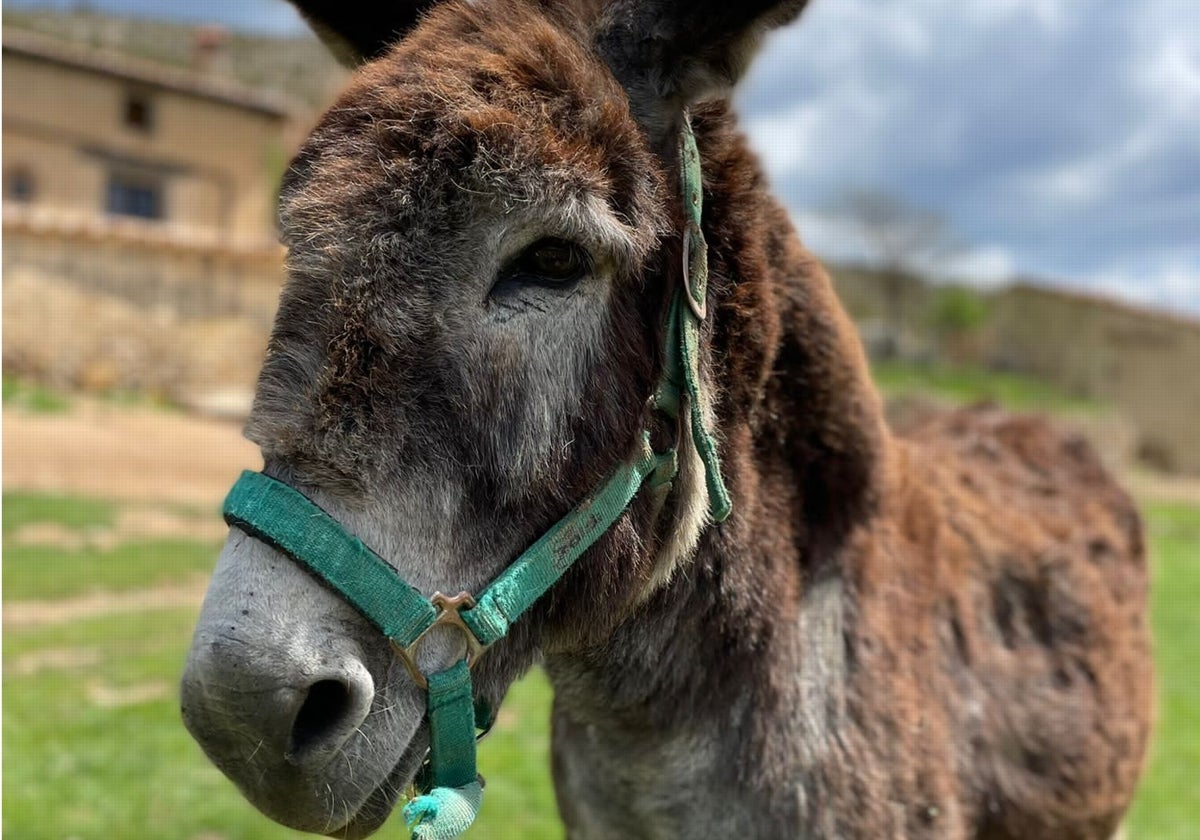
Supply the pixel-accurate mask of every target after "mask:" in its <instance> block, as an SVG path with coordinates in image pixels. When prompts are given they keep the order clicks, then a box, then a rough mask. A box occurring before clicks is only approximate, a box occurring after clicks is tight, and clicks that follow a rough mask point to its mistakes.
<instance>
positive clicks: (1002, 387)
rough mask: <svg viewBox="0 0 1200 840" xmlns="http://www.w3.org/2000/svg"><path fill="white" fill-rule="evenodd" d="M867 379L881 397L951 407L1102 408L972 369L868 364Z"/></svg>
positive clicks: (1030, 382)
mask: <svg viewBox="0 0 1200 840" xmlns="http://www.w3.org/2000/svg"><path fill="white" fill-rule="evenodd" d="M871 375H872V377H873V378H874V380H875V383H876V385H878V386H879V390H880V391H882V392H883V394H884V395H885V396H889V397H898V396H909V395H923V396H928V397H933V398H935V399H939V400H943V401H946V402H952V403H975V402H981V401H985V400H990V401H994V402H996V403H999V404H1000V405H1002V406H1004V407H1005V408H1009V409H1013V410H1015V411H1049V412H1054V413H1062V414H1095V413H1098V412H1101V411H1103V410H1104V406H1102V405H1100V404H1099V403H1096V402H1093V401H1091V400H1086V399H1082V398H1080V397H1074V396H1071V395H1069V394H1065V393H1063V392H1062V391H1060V390H1058V389H1057V388H1055V387H1053V386H1052V385H1048V384H1047V383H1045V382H1042V381H1041V380H1038V379H1034V378H1032V377H1028V376H1022V375H1019V374H1015V373H999V372H995V371H987V370H983V369H981V368H972V367H951V366H946V365H919V364H914V363H912V362H885V361H875V362H872V363H871Z"/></svg>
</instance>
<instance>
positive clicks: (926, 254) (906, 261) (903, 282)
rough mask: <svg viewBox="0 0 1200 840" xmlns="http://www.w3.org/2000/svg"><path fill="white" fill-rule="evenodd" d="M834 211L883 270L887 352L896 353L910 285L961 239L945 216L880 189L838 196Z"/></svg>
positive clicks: (952, 249)
mask: <svg viewBox="0 0 1200 840" xmlns="http://www.w3.org/2000/svg"><path fill="white" fill-rule="evenodd" d="M831 209H832V212H833V213H834V214H835V215H836V216H839V217H841V218H842V219H843V220H844V221H846V222H848V223H849V224H850V225H852V226H853V227H854V228H855V229H856V231H857V234H858V236H859V238H860V239H861V242H862V246H863V247H864V248H865V249H866V251H867V259H868V260H869V261H870V262H871V263H872V264H874V265H875V266H876V267H877V268H879V270H880V271H881V272H882V275H881V282H882V286H883V302H884V324H885V328H886V330H887V334H886V339H885V341H884V343H883V347H881V348H880V350H881V352H882V353H883V354H884V355H885V356H895V355H896V353H897V352H898V350H899V346H900V338H901V335H902V334H903V331H904V321H905V297H906V292H907V290H908V288H909V287H910V286H911V285H912V284H913V283H914V282H915V281H916V279H917V278H919V277H920V276H921V275H923V274H926V273H928V271H929V268H930V266H931V265H933V264H934V263H936V262H937V261H938V260H939V259H944V258H946V257H947V256H949V255H950V254H951V253H952V252H953V251H954V250H955V249H956V247H957V246H956V244H955V242H954V238H953V237H952V235H951V233H950V229H949V227H948V226H947V225H946V222H945V220H944V219H943V218H942V217H941V216H939V215H937V214H936V213H932V212H930V211H928V210H923V209H921V208H918V207H915V206H913V205H911V204H908V203H907V202H905V201H904V200H903V199H901V198H898V197H897V196H895V195H892V194H890V193H886V192H882V191H879V190H856V191H854V192H852V193H849V194H848V195H846V196H844V197H843V198H841V199H839V200H838V201H837V202H836V203H835V204H834V206H833V207H832V208H831Z"/></svg>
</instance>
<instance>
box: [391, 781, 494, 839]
mask: <svg viewBox="0 0 1200 840" xmlns="http://www.w3.org/2000/svg"><path fill="white" fill-rule="evenodd" d="M482 801H483V787H482V786H481V785H480V784H479V782H478V781H474V782H472V783H471V784H469V785H463V786H462V787H459V788H445V787H439V788H434V789H433V790H431V791H430V792H429V793H427V794H425V795H423V796H418V797H417V798H416V799H414V800H412V801H411V802H409V803H408V804H407V805H405V806H404V821H405V822H406V823H407V824H408V827H409V829H410V830H411V831H412V837H413V840H454V838H456V837H458V836H459V835H460V834H462V833H463V832H464V831H466V830H467V829H468V828H470V827H471V823H473V822H475V815H476V814H478V813H479V806H480V803H481V802H482Z"/></svg>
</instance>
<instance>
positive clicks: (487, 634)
mask: <svg viewBox="0 0 1200 840" xmlns="http://www.w3.org/2000/svg"><path fill="white" fill-rule="evenodd" d="M680 171H681V177H682V185H683V204H684V211H685V214H686V225H685V227H684V233H683V236H684V242H683V266H684V273H683V282H682V283H681V287H680V288H679V289H677V290H676V292H675V295H674V297H673V299H672V301H671V305H670V308H669V310H668V314H667V323H666V331H665V333H666V338H665V347H664V353H663V373H662V377H661V378H660V381H659V385H658V388H657V390H656V391H655V394H654V406H655V408H656V409H657V410H659V411H661V412H662V413H664V414H666V415H667V416H669V417H671V418H672V419H674V420H676V422H677V423H678V422H679V420H680V417H681V411H682V406H681V403H682V402H683V401H685V400H686V402H687V408H688V410H689V411H690V412H691V413H690V416H689V419H690V421H691V422H690V426H691V431H692V440H693V443H694V444H695V446H696V451H697V453H698V454H699V456H700V458H701V460H702V462H703V463H704V468H705V470H704V471H705V484H706V487H707V491H708V500H709V512H710V514H711V516H712V518H713V520H714V521H716V522H723V521H724V520H725V519H726V518H727V517H728V516H729V513H730V510H731V503H730V499H729V493H728V491H727V490H726V488H725V484H724V481H723V479H722V477H721V467H720V461H719V459H718V456H717V447H716V442H715V440H714V439H713V435H712V432H711V430H710V429H709V428H708V425H707V423H706V420H705V417H704V411H703V407H702V405H701V394H700V353H699V343H700V323H701V321H703V320H704V317H705V311H706V303H705V301H706V296H707V286H708V251H707V245H706V243H705V241H704V236H703V234H702V233H701V228H700V218H701V210H702V200H703V198H702V197H703V187H702V185H701V169H700V154H699V150H698V149H697V148H696V140H695V137H694V135H693V134H692V129H691V126H690V125H689V124H688V123H687V121H686V120H685V121H684V126H683V129H682V136H681V140H680ZM680 426H682V424H680ZM677 473H678V460H677V457H676V452H675V450H674V449H668V450H667V451H666V452H662V453H656V452H654V450H653V449H652V447H651V445H650V433H649V431H648V430H643V432H642V435H641V438H640V440H639V442H638V447H637V450H636V451H635V452H634V454H633V456H632V457H631V458H630V459H629V460H626V461H623V462H621V463H619V464H618V465H617V467H616V469H615V470H614V471H613V474H612V476H611V477H610V478H609V479H608V480H607V481H606V482H605V483H604V484H602V485H600V486H599V487H598V488H596V489H595V490H594V491H592V493H591V494H589V495H588V496H587V498H585V499H584V500H583V501H582V502H580V503H579V504H578V505H577V506H576V507H575V509H574V510H572V511H571V512H570V513H568V514H567V515H566V516H565V517H563V518H562V519H561V520H559V521H558V522H557V523H556V524H555V525H553V526H552V527H551V528H550V530H548V531H547V532H546V533H545V534H543V535H542V536H541V538H539V539H538V540H537V542H535V543H534V544H533V545H532V546H530V547H529V548H528V549H527V550H526V551H525V552H524V553H522V554H521V555H520V556H519V557H518V558H517V559H516V560H514V561H513V562H512V564H511V565H509V566H508V567H507V568H506V569H505V570H504V571H503V572H502V573H501V574H500V576H499V577H497V578H496V579H495V580H494V581H492V583H491V584H489V585H488V586H487V587H486V588H485V589H484V590H483V592H481V593H480V594H479V595H478V596H477V597H475V598H472V597H471V596H470V595H468V594H467V593H465V592H463V593H460V594H458V595H456V596H454V597H447V596H446V595H443V594H442V593H440V592H437V593H434V595H433V596H432V597H431V598H428V599H427V598H426V597H425V596H424V595H422V594H421V593H420V592H418V591H417V590H416V589H414V588H413V587H412V586H411V585H409V584H408V583H406V582H405V581H404V579H403V578H402V577H400V575H399V574H397V573H396V571H395V570H394V569H393V568H392V567H391V566H390V565H388V564H387V563H386V562H385V561H384V560H383V559H382V558H381V557H380V556H379V555H378V554H376V553H375V552H374V551H372V550H371V549H370V548H368V547H367V546H366V545H364V544H363V542H362V541H361V540H359V539H358V538H357V537H355V536H353V535H351V534H349V533H347V532H346V530H345V529H343V528H342V526H341V525H340V524H339V523H338V522H337V521H336V520H335V519H334V518H333V517H331V516H329V514H327V513H326V512H325V511H323V510H321V509H320V508H319V507H317V506H316V505H315V504H313V503H312V502H311V501H309V499H308V498H306V497H305V496H304V495H303V494H301V493H300V492H298V491H297V490H295V489H293V488H291V487H289V486H288V485H286V484H284V483H282V482H280V481H276V480H275V479H273V478H270V477H269V476H266V475H263V474H262V473H256V472H249V471H247V472H244V473H242V475H241V478H239V479H238V481H237V483H236V484H234V486H233V489H232V490H230V491H229V496H228V497H227V498H226V500H225V508H224V512H225V521H226V522H228V523H229V524H230V525H232V526H236V527H238V528H240V529H242V530H243V531H245V532H246V533H248V534H250V535H252V536H254V537H256V538H257V539H259V540H262V541H263V542H265V543H267V544H269V545H271V546H273V547H274V548H276V549H278V550H279V551H281V552H283V553H284V554H286V555H287V556H288V557H290V558H292V559H293V560H294V561H296V562H297V563H299V564H300V565H302V566H304V567H305V568H307V569H308V570H309V571H311V572H313V573H314V574H315V575H317V577H319V578H321V579H322V580H324V581H325V582H326V583H328V584H329V585H330V586H332V587H333V588H334V589H335V590H336V591H337V592H339V593H340V594H341V595H342V597H344V598H345V599H346V600H347V601H349V602H350V603H351V604H352V605H354V607H356V608H357V609H358V611H359V612H361V613H362V614H363V615H364V616H366V617H367V619H369V620H370V621H371V623H373V624H374V625H375V626H376V627H377V628H379V630H380V632H382V633H383V634H384V635H385V636H386V637H387V638H388V639H389V640H390V641H391V643H392V647H393V649H394V650H395V652H396V654H397V656H398V657H399V658H400V659H401V661H402V662H403V663H404V665H405V667H406V668H407V669H408V672H409V673H410V674H411V675H412V678H413V681H414V682H415V683H416V684H417V685H418V686H420V687H421V688H423V689H425V690H426V692H427V701H426V708H427V717H428V719H429V731H430V754H429V764H428V768H427V771H428V772H423V773H422V774H421V776H420V777H419V779H418V789H419V790H420V791H421V795H420V796H417V797H416V798H414V799H413V800H412V801H411V802H409V803H408V804H407V805H406V806H405V808H404V817H405V820H406V822H407V823H408V824H409V826H410V827H412V829H413V836H414V837H415V838H417V840H451V838H454V837H457V836H459V835H460V834H462V833H463V832H464V831H466V830H467V828H468V827H469V826H470V825H471V823H472V822H473V821H474V819H475V814H476V813H477V812H478V810H479V806H480V802H481V799H482V784H481V780H480V778H479V776H478V773H477V772H476V767H475V744H476V741H477V739H478V738H479V737H482V734H477V730H478V731H481V732H482V733H483V734H486V732H487V730H488V729H490V728H491V725H492V722H493V721H494V719H495V714H494V711H493V710H489V709H484V708H479V707H477V706H476V705H475V703H474V696H473V691H472V684H471V668H472V667H473V666H474V664H475V663H476V662H477V661H478V659H479V657H480V656H481V655H482V654H483V652H484V651H485V650H487V648H488V647H489V646H491V645H492V644H494V643H496V642H497V641H499V640H500V639H502V638H504V636H505V635H506V634H507V633H508V629H509V627H510V626H511V625H512V623H513V622H514V621H516V620H517V619H518V618H519V617H520V616H521V615H522V614H523V613H524V612H525V611H526V610H527V609H529V608H530V607H531V606H532V605H533V604H534V603H535V602H536V601H537V600H538V599H539V598H541V597H542V595H544V594H545V593H546V592H547V590H549V589H550V587H551V586H553V585H554V583H555V582H557V581H558V579H559V578H561V577H562V576H563V574H564V573H565V572H566V571H567V569H569V568H570V567H571V565H572V564H573V563H574V562H575V561H576V560H577V559H579V557H580V556H581V555H583V553H584V552H586V551H587V550H588V549H589V548H590V547H591V546H592V545H593V544H594V543H595V542H596V540H598V539H599V538H600V537H601V536H602V535H603V534H604V533H605V532H606V531H607V530H608V529H609V528H610V527H612V525H613V523H614V522H616V521H617V519H618V518H619V517H620V516H621V514H622V513H624V511H625V509H626V508H627V507H628V506H629V504H630V502H632V501H633V499H634V497H635V496H637V494H638V491H639V490H640V489H641V488H642V487H643V485H646V486H649V487H651V488H658V489H661V490H663V491H664V495H665V492H666V490H667V489H669V487H670V485H671V483H672V482H673V481H674V479H675V476H676V474H677ZM439 626H447V627H454V628H456V629H457V630H458V631H459V632H461V633H462V635H463V637H464V638H465V639H466V642H467V654H466V656H465V657H464V658H463V659H461V660H459V661H458V662H457V663H455V664H454V665H453V666H451V667H449V668H447V669H445V670H443V671H438V672H436V673H433V674H425V673H424V672H423V671H421V669H420V667H419V666H418V665H417V659H416V655H417V651H418V649H419V648H420V646H421V642H422V640H423V639H424V637H425V635H426V634H427V633H428V632H429V631H430V630H431V629H433V628H434V627H439Z"/></svg>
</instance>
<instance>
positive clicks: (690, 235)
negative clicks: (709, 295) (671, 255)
mask: <svg viewBox="0 0 1200 840" xmlns="http://www.w3.org/2000/svg"><path fill="white" fill-rule="evenodd" d="M698 234H700V229H699V228H698V227H697V226H696V223H695V222H693V221H692V220H691V219H689V220H688V222H687V224H686V225H684V227H683V299H684V300H685V301H687V305H688V309H690V310H692V314H693V315H695V316H696V320H698V321H703V320H704V319H705V318H707V317H708V302H707V301H706V300H696V298H695V297H693V294H694V293H693V291H692V275H691V271H692V243H693V242H695V241H696V239H695V237H696V235H698ZM701 247H704V246H701Z"/></svg>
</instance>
